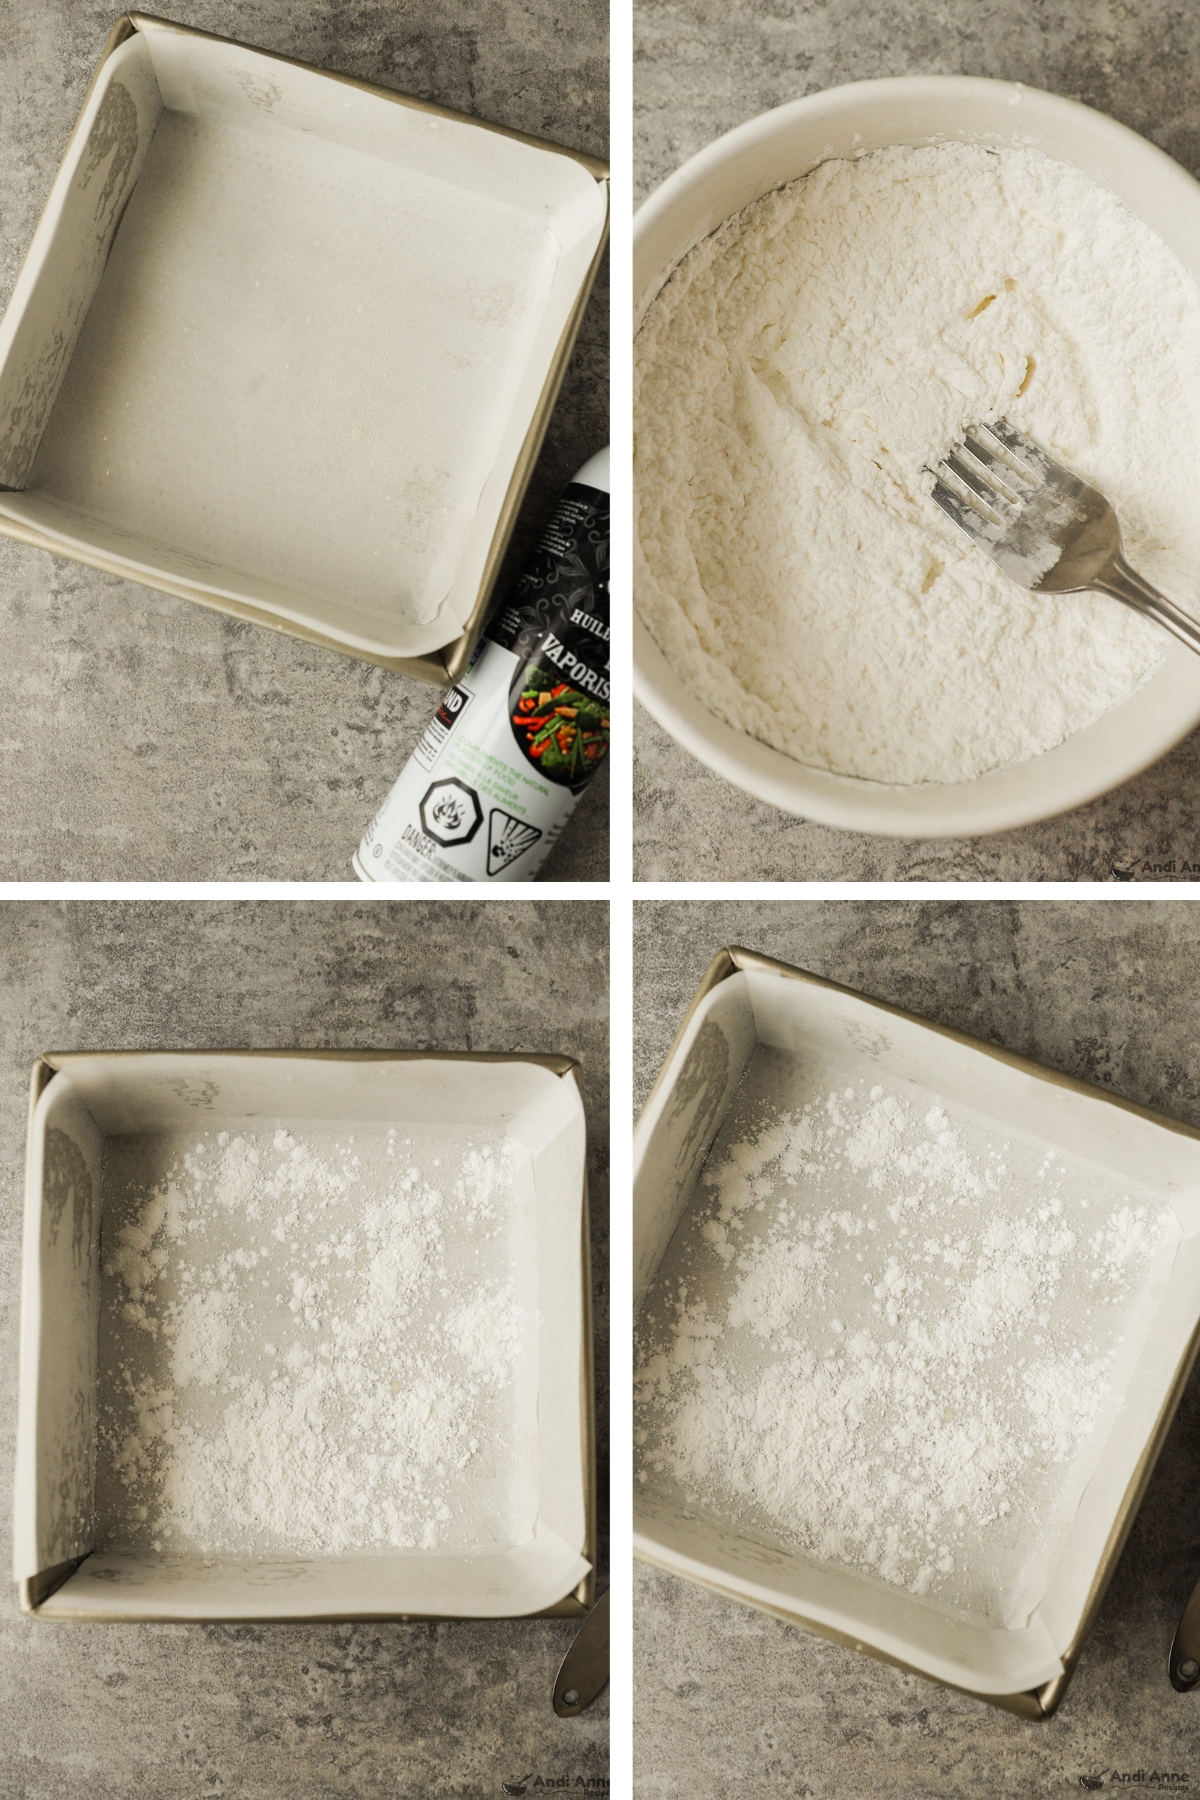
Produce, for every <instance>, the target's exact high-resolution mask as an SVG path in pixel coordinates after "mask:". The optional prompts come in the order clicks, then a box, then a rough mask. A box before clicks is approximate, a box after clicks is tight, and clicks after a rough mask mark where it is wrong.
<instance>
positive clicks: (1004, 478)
mask: <svg viewBox="0 0 1200 1800" xmlns="http://www.w3.org/2000/svg"><path fill="white" fill-rule="evenodd" d="M1039 455H1040V453H1039V452H1038V450H1037V446H1036V445H1035V444H1032V443H1030V441H1029V439H1028V438H1027V437H1025V436H1023V434H1022V433H1021V432H1019V431H1017V430H1015V429H1014V427H1013V426H1011V425H1010V424H1009V423H1008V421H1007V419H997V420H996V422H995V424H994V425H976V426H974V427H973V429H972V430H971V431H968V432H965V433H964V434H963V441H962V443H961V444H956V445H955V447H954V449H953V450H951V451H950V453H949V454H948V455H947V456H945V457H943V459H942V461H941V462H940V463H939V464H938V466H937V468H936V469H931V470H930V471H929V472H930V474H931V475H932V476H933V477H934V488H933V498H934V499H935V500H936V502H937V504H938V505H939V506H940V507H941V509H942V511H943V512H944V513H945V514H946V515H947V517H948V518H950V519H952V520H953V521H954V523H955V524H956V525H957V526H958V527H959V529H960V530H962V531H965V532H967V533H968V535H969V536H971V537H973V538H979V537H984V538H988V539H991V538H994V536H995V534H996V531H997V530H998V529H1002V528H1004V527H1005V526H1007V525H1009V524H1010V523H1011V522H1012V520H1013V519H1014V517H1016V516H1019V514H1020V511H1021V509H1022V507H1023V506H1024V505H1025V503H1026V501H1027V500H1028V499H1029V496H1030V495H1031V494H1032V493H1033V491H1034V490H1035V488H1038V487H1040V486H1041V485H1042V475H1041V471H1040V470H1039V468H1038V466H1037V464H1038V459H1039ZM989 526H990V527H991V529H990V530H988V529H987V527H989Z"/></svg>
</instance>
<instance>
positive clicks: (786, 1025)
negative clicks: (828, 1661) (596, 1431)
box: [633, 948, 1200, 1719]
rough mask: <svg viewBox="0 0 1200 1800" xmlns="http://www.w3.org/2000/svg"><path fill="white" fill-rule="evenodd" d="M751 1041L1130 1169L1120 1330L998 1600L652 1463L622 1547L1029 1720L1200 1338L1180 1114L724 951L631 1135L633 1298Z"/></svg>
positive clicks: (1043, 1706)
mask: <svg viewBox="0 0 1200 1800" xmlns="http://www.w3.org/2000/svg"><path fill="white" fill-rule="evenodd" d="M760 1047H763V1052H764V1054H765V1055H767V1057H768V1058H771V1057H777V1056H778V1055H779V1054H780V1053H782V1055H783V1056H785V1057H786V1058H788V1059H791V1061H792V1062H793V1063H794V1065H795V1066H796V1068H798V1069H799V1068H803V1069H805V1070H806V1071H808V1073H809V1074H812V1072H813V1071H817V1072H819V1073H821V1074H822V1075H824V1073H825V1071H827V1070H828V1071H829V1072H830V1074H831V1076H832V1074H833V1073H836V1074H837V1075H838V1077H839V1079H844V1080H846V1081H850V1082H853V1081H855V1080H857V1081H859V1082H860V1083H865V1084H866V1085H868V1086H869V1085H870V1084H871V1083H875V1084H879V1083H884V1084H890V1087H885V1088H884V1090H883V1091H884V1092H885V1093H886V1092H888V1091H901V1092H906V1093H907V1094H908V1095H910V1096H911V1097H914V1098H915V1099H916V1100H917V1101H918V1103H919V1106H921V1107H923V1106H925V1105H927V1104H928V1103H929V1098H930V1096H933V1097H934V1104H935V1105H940V1104H941V1103H943V1102H944V1104H945V1106H946V1107H947V1108H949V1109H950V1110H951V1111H952V1112H955V1111H957V1114H958V1115H959V1116H961V1117H963V1118H964V1119H970V1120H974V1121H977V1122H979V1124H980V1127H981V1129H986V1130H987V1131H989V1132H992V1133H995V1134H998V1135H1000V1136H1005V1137H1010V1138H1011V1139H1012V1140H1013V1142H1014V1143H1017V1142H1018V1140H1019V1142H1020V1144H1022V1145H1024V1146H1027V1147H1028V1146H1033V1147H1034V1149H1035V1150H1036V1152H1037V1154H1038V1155H1041V1154H1043V1152H1044V1153H1045V1154H1049V1153H1050V1152H1053V1155H1054V1156H1055V1157H1057V1158H1059V1159H1060V1160H1061V1161H1063V1162H1065V1163H1067V1164H1069V1165H1070V1166H1071V1167H1073V1168H1075V1169H1077V1170H1079V1171H1083V1178H1084V1181H1085V1183H1086V1181H1087V1179H1089V1177H1088V1173H1087V1172H1088V1171H1089V1170H1090V1171H1094V1172H1095V1176H1096V1178H1097V1179H1101V1178H1102V1179H1104V1180H1110V1179H1111V1180H1112V1181H1114V1182H1117V1183H1121V1184H1123V1183H1129V1184H1130V1185H1131V1186H1132V1185H1134V1184H1136V1186H1137V1187H1138V1189H1139V1191H1140V1192H1142V1193H1148V1194H1149V1195H1150V1196H1151V1197H1152V1198H1153V1200H1154V1201H1155V1203H1156V1205H1157V1206H1158V1207H1159V1208H1161V1212H1160V1218H1161V1219H1162V1220H1163V1221H1164V1223H1163V1226H1162V1240H1161V1243H1160V1246H1159V1249H1158V1250H1157V1251H1156V1252H1155V1253H1154V1257H1153V1259H1152V1261H1151V1263H1150V1267H1149V1272H1148V1273H1147V1275H1146V1278H1145V1282H1144V1285H1143V1288H1142V1289H1141V1290H1139V1292H1138V1294H1137V1296H1136V1302H1135V1304H1134V1305H1133V1307H1132V1309H1131V1313H1130V1317H1131V1319H1132V1320H1133V1323H1132V1324H1130V1325H1128V1326H1125V1327H1124V1328H1123V1329H1124V1330H1125V1332H1126V1337H1124V1338H1122V1339H1121V1340H1120V1343H1121V1352H1120V1355H1119V1357H1117V1359H1116V1360H1115V1362H1114V1364H1113V1373H1112V1376H1111V1378H1110V1384H1109V1385H1110V1394H1109V1396H1108V1397H1107V1398H1106V1400H1105V1403H1104V1407H1103V1408H1102V1410H1101V1412H1100V1414H1099V1416H1098V1418H1097V1420H1096V1422H1095V1424H1094V1426H1093V1427H1092V1428H1091V1431H1090V1436H1089V1437H1087V1438H1085V1439H1084V1441H1083V1446H1082V1448H1081V1449H1080V1450H1079V1451H1078V1453H1077V1455H1076V1456H1075V1461H1074V1463H1073V1465H1072V1468H1071V1473H1070V1480H1069V1482H1067V1484H1066V1485H1065V1486H1064V1489H1063V1499H1062V1511H1061V1514H1056V1515H1055V1516H1054V1517H1053V1518H1052V1519H1050V1520H1048V1521H1047V1522H1046V1526H1045V1530H1044V1532H1043V1534H1042V1536H1043V1539H1044V1543H1043V1544H1042V1546H1041V1547H1040V1548H1038V1549H1037V1550H1036V1553H1035V1554H1031V1556H1030V1559H1029V1564H1028V1569H1027V1570H1026V1585H1025V1588H1024V1591H1023V1603H1022V1604H1021V1605H1020V1606H1019V1608H1017V1609H1016V1611H1015V1612H1014V1614H1013V1616H1012V1617H1009V1618H1004V1619H1002V1620H999V1621H998V1620H997V1619H996V1618H991V1619H989V1618H988V1617H987V1616H986V1615H985V1614H984V1613H983V1612H981V1613H980V1614H979V1616H972V1615H971V1614H970V1613H969V1612H968V1611H966V1610H964V1609H961V1608H960V1609H957V1610H956V1609H955V1608H953V1607H951V1606H948V1605H946V1606H943V1605H939V1604H938V1603H937V1602H936V1601H933V1600H930V1599H926V1598H921V1597H918V1596H917V1594H916V1593H914V1592H911V1591H908V1590H907V1589H905V1588H903V1587H900V1586H894V1585H891V1584H890V1583H887V1582H885V1581H883V1580H881V1579H878V1578H876V1577H874V1576H872V1575H869V1574H867V1573H866V1572H865V1571H864V1572H859V1571H857V1570H855V1569H853V1568H851V1567H849V1566H848V1565H847V1564H846V1563H844V1562H838V1561H836V1560H829V1561H822V1560H819V1559H817V1558H816V1557H809V1556H807V1555H805V1554H804V1553H803V1552H801V1551H800V1550H797V1549H794V1548H790V1547H788V1546H787V1545H786V1544H783V1543H781V1542H780V1541H779V1540H778V1539H777V1538H772V1536H771V1534H770V1533H769V1532H767V1531H763V1530H761V1529H759V1528H758V1527H757V1526H756V1525H755V1524H754V1523H753V1522H751V1523H749V1524H747V1523H746V1522H745V1518H744V1516H743V1517H742V1518H740V1519H735V1518H732V1517H729V1516H723V1515H722V1511H721V1508H720V1507H719V1506H700V1505H697V1504H696V1503H695V1502H694V1500H693V1501H689V1500H688V1499H686V1498H685V1497H681V1494H680V1492H679V1490H678V1489H677V1488H676V1489H672V1488H671V1486H670V1484H669V1482H666V1481H658V1478H655V1479H654V1480H652V1481H650V1483H649V1485H648V1486H641V1487H639V1488H638V1489H637V1490H636V1492H635V1503H634V1549H635V1554H636V1555H637V1556H638V1557H639V1558H640V1559H642V1560H643V1561H646V1562H649V1563H653V1564H655V1565H656V1566H658V1567H660V1568H664V1569H667V1570H669V1571H670V1572H671V1573H673V1574H676V1575H679V1576H681V1577H683V1578H684V1579H686V1580H690V1581H695V1582H698V1583H699V1584H700V1585H702V1586H705V1587H709V1588H711V1589H713V1590H714V1591H715V1592H717V1593H721V1594H724V1595H726V1596H727V1597H729V1598H733V1599H737V1600H740V1601H742V1602H744V1603H746V1604H748V1605H752V1606H757V1607H760V1608H761V1609H762V1610H764V1611H766V1612H770V1613H772V1614H774V1615H775V1616H777V1617H779V1618H781V1619H784V1620H785V1621H787V1622H788V1623H790V1624H795V1625H801V1626H803V1627H804V1628H805V1629H807V1630H810V1631H814V1632H817V1633H820V1634H821V1635H823V1636H825V1637H829V1638H832V1639H834V1640H835V1641H836V1642H839V1643H843V1644H846V1645H849V1646H851V1647H852V1648H854V1649H857V1650H861V1651H864V1652H866V1653H867V1654H868V1655H871V1656H875V1657H878V1658H880V1659H881V1660H883V1661H885V1662H890V1663H893V1664H895V1665H896V1666H898V1667H900V1668H903V1669H906V1670H908V1671H910V1672H913V1673H917V1674H921V1675H924V1676H927V1677H930V1678H931V1679H933V1680H936V1681H939V1682H942V1683H943V1684H944V1685H946V1686H949V1687H954V1688H957V1689H960V1690H961V1691H963V1692H966V1693H969V1694H971V1695H973V1696H974V1697H975V1698H978V1699H980V1700H984V1701H987V1702H989V1703H990V1704H992V1705H995V1706H1000V1707H1003V1708H1005V1709H1006V1710H1008V1711H1010V1712H1014V1713H1017V1714H1019V1715H1021V1716H1023V1717H1026V1718H1030V1719H1037V1718H1046V1717H1048V1716H1049V1715H1050V1714H1051V1713H1053V1712H1054V1711H1055V1709H1056V1708H1057V1706H1058V1705H1059V1704H1060V1702H1061V1700H1062V1697H1063V1694H1064V1692H1065V1691H1066V1687H1067V1684H1068V1682H1069V1681H1070V1678H1071V1675H1072V1672H1073V1670H1074V1668H1075V1666H1076V1663H1077V1662H1078V1659H1079V1656H1080V1653H1081V1651H1082V1649H1083V1646H1084V1643H1085V1642H1086V1640H1087V1636H1088V1633H1089V1631H1090V1630H1091V1627H1092V1625H1093V1623H1094V1621H1095V1618H1096V1615H1097V1613H1098V1611H1099V1608H1100V1604H1101V1602H1102V1600H1103V1597H1104V1594H1105V1591H1106V1589H1107V1587H1108V1584H1109V1581H1110V1580H1111V1578H1112V1575H1113V1572H1114V1570H1115V1568H1116V1565H1117V1561H1118V1559H1119V1557H1120V1554H1121V1550H1122V1548H1123V1546H1124V1543H1125V1540H1126V1537H1127V1535H1128V1533H1129V1530H1130V1527H1131V1525H1132V1523H1133V1519H1134V1517H1135V1515H1136V1512H1137V1509H1138V1506H1139V1504H1140V1502H1141V1499H1142V1496H1143V1494H1144V1492H1145V1489H1146V1486H1147V1483H1148V1482H1149V1479H1150V1476H1151V1473H1152V1471H1153V1469H1154V1465H1155V1462H1156V1461H1157V1458H1158V1455H1159V1453H1160V1451H1161V1449H1162V1446H1163V1443H1164V1441H1165V1439H1166V1436H1167V1432H1168V1430H1169V1429H1170V1425H1171V1421H1172V1419H1173V1417H1174V1414H1175V1410H1176V1408H1177V1406H1178V1403H1179V1400H1180V1398H1181V1396H1182V1393H1183V1390H1184V1387H1185V1385H1186V1383H1187V1380H1188V1377H1189V1375H1190V1373H1191V1370H1192V1366H1193V1364H1194V1361H1195V1358H1196V1354H1197V1350H1198V1348H1200V1328H1198V1324H1197V1321H1198V1319H1200V1133H1197V1132H1196V1131H1194V1130H1191V1129H1190V1128H1189V1127H1187V1126H1185V1125H1181V1124H1179V1123H1178V1122H1176V1121H1175V1120H1172V1119H1167V1118H1163V1117H1161V1116H1160V1115H1158V1114H1156V1113H1153V1112H1150V1111H1148V1110H1147V1109H1145V1108H1143V1107H1139V1106H1135V1105H1132V1104H1131V1103H1129V1102H1127V1101H1123V1100H1120V1099H1117V1098H1116V1097H1115V1096H1114V1095H1111V1094H1108V1093H1105V1092H1103V1091H1102V1090H1099V1089H1097V1088H1094V1087H1091V1086H1089V1085H1087V1084H1086V1083H1084V1082H1080V1081H1076V1080H1074V1079H1073V1078H1071V1077H1069V1076H1066V1075H1062V1074H1060V1073H1058V1072H1057V1071H1055V1070H1052V1069H1047V1068H1044V1067H1042V1066H1040V1065H1039V1064H1037V1063H1034V1062H1031V1061H1028V1060H1027V1059H1026V1058H1024V1057H1020V1056H1015V1055H1012V1054H1010V1053H1009V1052H1007V1051H1004V1050H999V1049H997V1048H996V1047H995V1046H994V1045H991V1044H986V1043H983V1042H981V1041H979V1040H977V1039H974V1038H971V1037H968V1036H966V1035H964V1034H963V1033H961V1032H957V1031H952V1030H949V1029H948V1028H946V1027H944V1026H940V1025H936V1024H933V1023H931V1022H930V1021H928V1020H925V1019H921V1018H919V1017H917V1016H916V1015H915V1014H912V1013H908V1012H905V1011H904V1010H902V1009H901V1008H898V1007H894V1006H890V1005H887V1004H885V1003H884V1002H882V1001H878V1000H873V999H871V998H869V997H867V996H865V995H862V994H858V993H855V992H853V991H852V990H851V989H848V988H845V987H842V986H839V985H838V984H837V983H835V982H831V981H827V980H824V979H822V978H821V977H819V976H816V975H812V974H809V973H807V972H806V971H804V970H802V969H796V968H791V967H789V966H788V965H786V964H784V963H780V962H776V961H774V960H772V959H771V958H769V957H765V956H759V955H756V954H755V953H754V952H752V951H748V950H744V949H740V948H730V949H725V950H722V951H720V952H719V954H718V955H717V956H716V957H715V958H714V960H713V962H712V964H711V966H710V968H709V970H708V972H707V974H706V975H705V977H704V980H703V981H702V982H701V985H700V988H699V991H698V992H697V994H696V996H695V999H694V1000H693V1002H692V1004H691V1006H690V1008H689V1010H688V1013H687V1015H686V1017H685V1019H684V1022H683V1024H682V1026H681V1027H680V1030H679V1032H678V1034H677V1036H676V1038H675V1041H674V1043H673V1045H672V1047H671V1050H670V1052H669V1053H668V1056H667V1059H666V1061H665V1063H664V1065H663V1068H662V1071H661V1073H660V1074H659V1077H658V1080H657V1081H656V1083H655V1086H654V1088H653V1090H652V1092H651V1094H650V1097H649V1099H648V1100H647V1102H646V1106H645V1109H644V1111H643V1113H642V1116H641V1118H640V1120H639V1122H638V1125H637V1128H636V1132H635V1139H634V1227H633V1240H634V1307H635V1315H636V1313H637V1311H638V1309H640V1307H641V1305H642V1302H643V1301H644V1299H645V1296H646V1293H647V1290H648V1288H649V1286H650V1284H651V1282H652V1280H653V1278H654V1276H655V1273H656V1271H658V1270H659V1268H660V1265H661V1264H662V1263H663V1259H664V1256H665V1255H666V1253H667V1251H668V1246H669V1245H670V1244H671V1241H672V1239H673V1237H674V1235H675V1233H676V1230H677V1228H678V1227H679V1225H680V1222H681V1220H682V1219H683V1218H684V1216H685V1214H687V1213H689V1209H690V1207H691V1205H692V1203H693V1200H694V1197H695V1195H696V1191H697V1184H698V1181H699V1178H700V1174H701V1171H702V1169H703V1166H704V1163H705V1159H706V1158H707V1156H708V1154H709V1151H710V1149H711V1148H712V1145H713V1142H714V1139H715V1138H716V1137H717V1134H718V1132H719V1131H720V1129H721V1126H722V1124H723V1122H724V1121H725V1120H726V1118H727V1116H729V1114H730V1109H731V1105H733V1104H734V1103H735V1094H736V1092H737V1090H738V1088H739V1083H741V1082H742V1078H743V1075H744V1074H745V1073H746V1071H747V1068H748V1066H749V1065H750V1064H751V1060H752V1058H754V1057H755V1054H756V1052H758V1051H759V1050H760ZM767 1066H768V1067H770V1066H771V1064H770V1063H768V1065H767ZM834 1086H835V1083H834V1082H833V1081H832V1079H831V1080H830V1087H831V1089H832V1088H833V1087H834ZM849 1091H850V1090H849V1089H848V1090H847V1092H849ZM735 1116H740V1115H735ZM1021 1154H1024V1152H1022V1153H1021ZM1021 1166H1024V1165H1021ZM800 1206H801V1207H802V1208H803V1206H804V1199H803V1192H802V1191H801V1198H800ZM706 1229H711V1228H706ZM858 1279H860V1280H861V1279H863V1278H862V1277H861V1276H860V1277H858ZM878 1291H879V1290H878V1289H877V1290H876V1292H878ZM833 1329H835V1330H836V1329H837V1325H836V1323H835V1324H834V1327H833ZM656 1483H657V1485H656ZM983 1548H984V1549H986V1550H987V1551H988V1553H989V1555H990V1554H991V1553H992V1547H991V1546H983Z"/></svg>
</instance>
